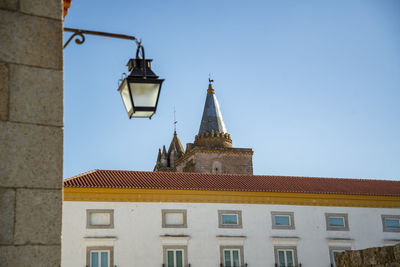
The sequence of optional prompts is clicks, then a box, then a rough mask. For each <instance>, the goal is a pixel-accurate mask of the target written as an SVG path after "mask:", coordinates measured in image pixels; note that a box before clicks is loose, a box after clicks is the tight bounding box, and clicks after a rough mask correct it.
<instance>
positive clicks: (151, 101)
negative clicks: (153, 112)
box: [130, 82, 161, 117]
mask: <svg viewBox="0 0 400 267" xmlns="http://www.w3.org/2000/svg"><path fill="white" fill-rule="evenodd" d="M160 85H161V84H160V83H137V82H131V83H130V87H131V92H132V99H133V104H134V105H135V107H152V108H155V107H156V104H157V97H158V91H159V90H160ZM135 113H136V112H135ZM134 117H137V116H134ZM140 117H142V116H140Z"/></svg>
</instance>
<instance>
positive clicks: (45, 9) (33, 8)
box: [19, 0, 63, 20]
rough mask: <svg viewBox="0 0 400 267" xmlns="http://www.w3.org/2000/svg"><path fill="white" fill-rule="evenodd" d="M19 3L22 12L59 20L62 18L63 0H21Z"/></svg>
mask: <svg viewBox="0 0 400 267" xmlns="http://www.w3.org/2000/svg"><path fill="white" fill-rule="evenodd" d="M19 3H20V11H21V12H24V13H28V14H32V15H37V16H43V17H49V18H53V19H58V20H61V18H62V17H61V16H62V11H63V6H62V0H42V1H32V0H19Z"/></svg>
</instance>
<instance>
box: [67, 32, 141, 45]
mask: <svg viewBox="0 0 400 267" xmlns="http://www.w3.org/2000/svg"><path fill="white" fill-rule="evenodd" d="M64 31H65V32H73V33H74V34H72V36H71V37H70V38H69V39H68V40H67V42H66V43H65V44H64V48H65V47H67V45H68V44H69V43H70V42H71V40H72V39H73V38H74V37H75V36H79V37H80V38H81V40H79V39H75V42H76V43H77V44H83V43H84V42H85V36H84V34H90V35H97V36H103V37H110V38H118V39H125V40H133V41H135V43H136V45H138V46H139V45H140V46H141V44H140V42H139V41H138V40H137V39H136V37H135V36H131V35H126V34H117V33H109V32H99V31H89V30H82V29H73V28H64Z"/></svg>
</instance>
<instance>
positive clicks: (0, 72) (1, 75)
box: [0, 63, 9, 121]
mask: <svg viewBox="0 0 400 267" xmlns="http://www.w3.org/2000/svg"><path fill="white" fill-rule="evenodd" d="M8 92H9V90H8V68H7V65H6V64H4V63H0V120H1V121H6V120H8Z"/></svg>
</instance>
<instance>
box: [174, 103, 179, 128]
mask: <svg viewBox="0 0 400 267" xmlns="http://www.w3.org/2000/svg"><path fill="white" fill-rule="evenodd" d="M177 123H178V121H177V120H176V111H175V106H174V132H175V133H176V124H177Z"/></svg>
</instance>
